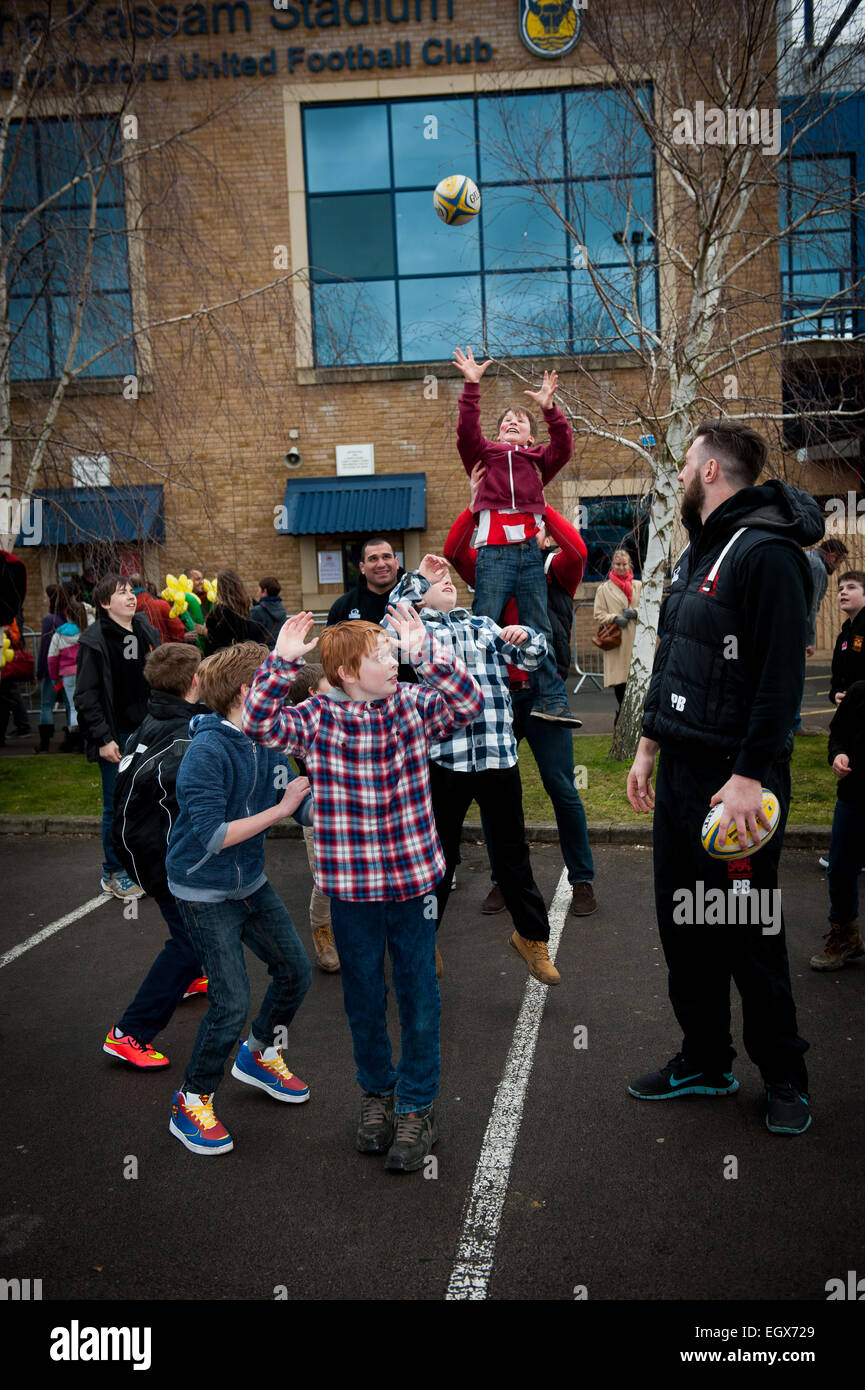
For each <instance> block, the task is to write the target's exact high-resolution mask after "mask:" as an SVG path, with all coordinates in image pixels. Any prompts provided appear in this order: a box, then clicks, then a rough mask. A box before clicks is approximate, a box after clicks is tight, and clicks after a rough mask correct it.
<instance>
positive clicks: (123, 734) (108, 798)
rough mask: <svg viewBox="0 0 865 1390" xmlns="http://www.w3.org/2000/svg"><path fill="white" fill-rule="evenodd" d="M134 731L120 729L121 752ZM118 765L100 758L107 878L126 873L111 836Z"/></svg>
mask: <svg viewBox="0 0 865 1390" xmlns="http://www.w3.org/2000/svg"><path fill="white" fill-rule="evenodd" d="M132 733H133V730H132V729H121V730H120V731H119V733H118V735H117V746H118V748H119V749H120V751H121V753H122V752H123V750H124V748H125V747H126V740H127V739H128V738H129V737H130V735H131V734H132ZM118 766H119V764H118V763H110V762H108V761H107V759H105V758H100V759H99V776H100V777H101V778H102V854H103V860H102V873H103V875H104V877H105V878H110V877H111V876H112V875H113V874H125V873H126V870H125V869H124V867H123V865H122V864H121V862H120V860H119V859H118V858H117V854H116V851H115V849H114V844H113V841H112V838H111V829H112V826H113V824H114V788H115V786H116V785H117V768H118Z"/></svg>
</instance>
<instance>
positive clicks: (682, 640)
mask: <svg viewBox="0 0 865 1390" xmlns="http://www.w3.org/2000/svg"><path fill="white" fill-rule="evenodd" d="M767 540H772V541H774V542H775V543H776V544H778V543H780V544H783V545H787V546H791V547H792V548H793V549H794V550H796V551H797V552H798V553H799V554H800V555H802V553H803V552H802V548H801V546H799V545H797V544H796V542H795V541H793V540H788V539H787V538H786V537H783V536H780V535H779V534H778V532H777V531H772V530H768V529H765V530H764V529H761V528H760V527H759V526H754V527H750V526H744V527H741V528H739V529H737V530H736V531H735V532H734V534H733V535H732V536H729V535H724V536H722V537H720V538H719V540H718V541H717V543H716V544H715V545H714V546H713V547H712V548H711V550H709V551H708V552H706V553H705V554H703V555H701V556H700V558H699V560H698V563H697V568H696V571H695V572H694V573H692V572H691V565H692V562H693V549H692V547H691V546H690V545H688V546H686V548H685V550H684V551H683V552H682V554H681V556H680V557H679V560H678V562H677V563H676V565H675V566H674V568H673V575H672V578H671V580H670V593H669V597H668V599H667V601H666V604H665V606H664V612H663V631H664V635H663V637H662V639H661V644H660V646H659V648H658V652H657V655H656V656H655V664H654V669H653V672H652V680H651V684H650V686H649V693H648V696H647V697H646V707H645V711H644V715H643V732H644V733H645V734H646V735H647V736H648V737H649V738H652V739H655V740H656V741H657V742H659V743H661V744H663V743H665V742H675V743H688V744H692V745H696V746H697V747H698V748H702V749H703V750H705V752H707V753H708V752H712V751H718V752H725V753H728V752H730V751H731V750H732V749H733V748H734V747H735V746H736V745H737V744H738V743H739V742H740V741H741V739H742V738H743V737H744V735H745V733H746V732H747V729H748V720H749V705H748V703H747V699H746V684H747V676H748V674H749V672H748V662H749V658H750V655H751V654H750V652H749V651H748V650H747V649H746V647H745V642H744V638H745V633H744V618H745V614H744V611H743V609H742V607H741V592H742V588H741V574H742V568H741V567H742V561H743V560H744V558H745V556H746V555H748V553H749V552H750V551H751V550H753V549H754V547H755V546H758V545H761V544H763V543H764V542H765V541H767ZM778 601H779V603H782V602H783V598H782V597H779V599H778ZM791 742H792V740H791Z"/></svg>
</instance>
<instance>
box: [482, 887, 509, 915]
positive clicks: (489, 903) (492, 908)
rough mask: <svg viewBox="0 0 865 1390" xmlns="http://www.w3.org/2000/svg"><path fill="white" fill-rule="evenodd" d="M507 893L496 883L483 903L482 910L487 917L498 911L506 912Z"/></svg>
mask: <svg viewBox="0 0 865 1390" xmlns="http://www.w3.org/2000/svg"><path fill="white" fill-rule="evenodd" d="M504 910H505V895H504V893H503V892H502V890H501V888H500V887H499V885H498V884H497V883H494V884H493V886H492V888H491V889H490V891H489V892H488V893H487V895H486V897H485V898H484V900H483V902H482V903H481V912H482V913H483V914H484V916H485V917H492V916H493V914H494V913H496V912H504Z"/></svg>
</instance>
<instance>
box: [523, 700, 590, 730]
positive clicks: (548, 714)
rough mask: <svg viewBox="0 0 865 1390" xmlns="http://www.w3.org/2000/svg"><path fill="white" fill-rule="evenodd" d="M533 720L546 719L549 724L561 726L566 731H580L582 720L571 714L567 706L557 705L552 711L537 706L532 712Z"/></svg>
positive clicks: (542, 706)
mask: <svg viewBox="0 0 865 1390" xmlns="http://www.w3.org/2000/svg"><path fill="white" fill-rule="evenodd" d="M532 718H533V719H546V720H548V721H549V723H551V724H561V725H563V726H564V727H565V728H567V729H581V728H582V727H583V721H582V719H578V718H577V716H576V715H575V714H571V711H570V709H569V708H568V706H567V705H558V706H556V707H555V708H554V709H547V708H546V707H545V706H544V705H538V706H537V707H536V708H535V709H533V710H532Z"/></svg>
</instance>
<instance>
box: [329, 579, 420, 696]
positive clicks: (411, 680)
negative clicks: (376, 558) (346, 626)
mask: <svg viewBox="0 0 865 1390" xmlns="http://www.w3.org/2000/svg"><path fill="white" fill-rule="evenodd" d="M404 574H405V570H404V569H400V570H399V571H398V573H397V577H396V582H395V584H394V588H396V585H397V584H399V581H400V580H401V579H402V577H403V575H404ZM392 593H393V589H391V590H390V591H389V592H388V593H386V594H374V593H373V592H372V590H371V589H369V588H368V587H367V582H366V580H365V579H364V577H363V575H361V576H360V579H359V580H358V582H357V583H356V584H355V586H354V588H353V589H349V590H348V592H347V593H345V594H341V595H340V597H339V598H338V599H337V600H336V602H335V603H334V604H333V605H332V606H331V610H330V612H329V613H328V615H327V623H326V626H327V627H333V625H334V623H344V622H346V621H347V620H348V619H349V618H362V619H363V620H364V622H367V623H381V621H382V619H383V618H385V617H386V616H387V606H388V604H389V603H390V596H391V594H392ZM397 674H398V676H399V679H400V680H401V681H405V682H407V684H409V685H416V684H417V671H416V670H415V669H414V667H413V666H405V665H402V664H400V668H399V671H398V672H397Z"/></svg>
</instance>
